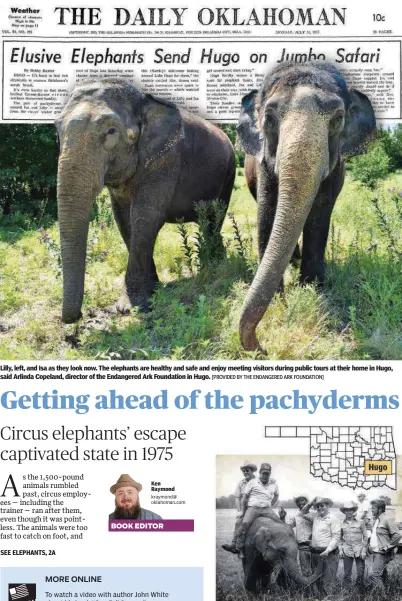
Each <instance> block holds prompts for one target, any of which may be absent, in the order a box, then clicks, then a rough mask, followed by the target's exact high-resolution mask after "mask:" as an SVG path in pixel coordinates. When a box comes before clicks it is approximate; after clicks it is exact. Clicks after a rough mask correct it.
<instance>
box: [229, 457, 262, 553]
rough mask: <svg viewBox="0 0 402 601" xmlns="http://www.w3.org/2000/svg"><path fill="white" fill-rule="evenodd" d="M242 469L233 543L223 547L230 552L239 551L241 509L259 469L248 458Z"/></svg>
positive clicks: (236, 493)
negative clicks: (237, 544) (245, 493)
mask: <svg viewBox="0 0 402 601" xmlns="http://www.w3.org/2000/svg"><path fill="white" fill-rule="evenodd" d="M240 469H241V471H242V472H243V476H244V478H242V479H241V480H240V482H239V483H238V485H237V486H236V490H235V504H236V510H237V514H236V522H235V527H234V531H233V538H232V543H231V544H230V545H227V544H225V545H222V548H223V549H225V551H230V553H238V549H237V546H236V542H237V534H238V532H239V528H240V526H241V523H242V521H243V514H242V511H241V508H242V501H243V495H244V489H245V488H246V486H247V484H248V482H250V480H252V479H253V478H255V476H254V472H256V471H257V466H256V465H255V463H252V462H251V461H248V460H246V461H245V462H244V463H243V465H241V466H240Z"/></svg>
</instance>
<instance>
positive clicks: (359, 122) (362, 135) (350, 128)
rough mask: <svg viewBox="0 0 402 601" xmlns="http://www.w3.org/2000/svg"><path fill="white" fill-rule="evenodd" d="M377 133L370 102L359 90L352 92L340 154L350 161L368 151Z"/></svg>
mask: <svg viewBox="0 0 402 601" xmlns="http://www.w3.org/2000/svg"><path fill="white" fill-rule="evenodd" d="M375 133H376V123H375V114H374V110H373V107H372V105H371V102H370V100H369V99H368V98H367V96H366V95H365V94H362V92H359V91H358V90H351V91H350V104H349V108H348V110H347V112H346V118H345V127H344V128H343V131H342V134H341V139H340V153H341V157H342V158H343V159H348V158H350V157H352V156H355V155H357V154H363V153H364V152H366V150H367V146H368V144H369V142H370V141H371V140H372V139H373V138H374V136H375Z"/></svg>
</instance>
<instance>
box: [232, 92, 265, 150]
mask: <svg viewBox="0 0 402 601" xmlns="http://www.w3.org/2000/svg"><path fill="white" fill-rule="evenodd" d="M257 93H258V90H252V91H251V92H249V93H248V94H247V95H246V96H244V97H243V98H242V101H241V111H240V115H239V120H238V123H237V126H236V131H237V139H236V150H243V151H244V152H245V153H247V154H250V155H252V156H255V157H257V158H258V160H259V161H260V162H261V160H262V150H263V141H262V136H261V133H260V131H259V129H258V127H257V120H256V116H255V97H256V95H257Z"/></svg>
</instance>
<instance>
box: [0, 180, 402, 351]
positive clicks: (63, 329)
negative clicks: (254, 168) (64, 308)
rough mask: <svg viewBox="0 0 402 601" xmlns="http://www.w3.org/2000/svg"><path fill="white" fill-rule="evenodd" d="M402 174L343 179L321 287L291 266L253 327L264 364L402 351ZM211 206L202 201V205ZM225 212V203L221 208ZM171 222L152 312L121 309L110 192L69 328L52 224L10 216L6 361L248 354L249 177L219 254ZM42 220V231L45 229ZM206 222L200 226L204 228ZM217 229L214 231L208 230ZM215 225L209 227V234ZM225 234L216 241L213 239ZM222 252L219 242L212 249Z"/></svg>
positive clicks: (1, 251)
mask: <svg viewBox="0 0 402 601" xmlns="http://www.w3.org/2000/svg"><path fill="white" fill-rule="evenodd" d="M399 191H402V175H401V174H396V175H394V176H393V177H391V178H389V179H388V180H387V181H386V182H384V184H382V185H381V186H380V187H379V188H378V189H376V190H367V189H364V188H362V187H360V186H359V185H358V184H356V183H354V182H351V181H347V182H346V184H345V186H344V189H343V191H342V193H341V196H340V198H339V199H338V201H337V204H336V206H335V210H334V214H333V219H332V225H331V232H330V237H329V241H328V247H327V280H326V285H325V287H324V290H323V291H319V290H318V289H317V288H316V287H315V286H305V287H301V286H300V285H299V283H298V270H297V268H295V267H291V266H290V267H289V268H288V269H287V272H286V277H285V293H284V295H282V296H278V295H277V296H276V297H275V298H274V300H273V302H272V303H271V305H270V307H269V308H268V310H267V313H266V315H265V317H264V319H263V320H262V322H261V324H260V327H259V330H258V334H259V338H260V341H261V343H262V345H263V347H264V348H265V349H266V351H267V354H266V356H264V357H261V358H268V359H360V358H361V359H400V358H402V327H401V326H402V317H401V316H402V311H401V309H402V277H401V275H402V274H401V270H402V259H401V257H402V204H401V203H402V198H401V196H402V195H401V194H400V192H399ZM202 210H204V208H202ZM216 210H217V211H218V210H219V207H216ZM200 218H201V227H200V228H197V226H195V225H193V224H177V225H166V226H165V227H164V228H163V229H162V231H161V233H160V235H159V237H158V240H157V244H156V248H155V261H156V265H157V269H158V273H159V278H160V280H161V282H162V285H161V286H160V287H159V288H158V290H157V291H156V293H155V295H154V297H153V300H152V312H151V313H150V314H147V315H142V314H140V313H139V312H138V310H136V309H133V310H132V312H131V313H130V314H128V315H122V314H120V313H119V312H118V310H117V309H116V303H117V301H118V299H119V297H120V295H121V292H122V290H123V287H124V272H125V268H126V263H127V250H126V248H125V246H124V244H123V242H122V240H121V238H120V235H119V233H118V231H117V228H116V226H115V224H114V221H113V217H112V214H111V210H110V206H109V203H108V199H107V195H105V194H104V193H103V194H102V195H101V197H100V198H99V199H98V201H97V204H96V210H95V212H94V220H93V221H92V222H91V226H90V233H89V241H88V258H87V273H86V283H85V296H84V304H83V319H82V320H80V322H78V323H77V324H75V325H68V326H66V325H63V324H62V323H61V322H60V312H61V294H62V281H61V270H60V268H61V263H60V250H59V235H58V227H57V223H53V224H49V223H44V224H41V223H37V222H29V221H27V219H26V218H25V217H24V216H23V215H22V214H17V215H14V217H13V218H12V219H8V221H7V222H4V224H3V226H2V227H1V228H0V357H1V358H2V359H40V358H60V359H86V358H95V359H107V358H114V359H218V358H221V359H241V358H252V357H254V356H256V355H255V354H253V353H246V352H245V351H244V350H243V349H242V348H241V345H240V342H239V337H238V321H239V314H240V310H241V306H242V303H243V300H244V297H245V294H246V292H247V288H248V286H249V284H250V282H251V280H252V277H253V274H254V273H255V270H256V267H257V251H256V204H255V202H254V200H253V198H252V197H251V195H250V194H249V192H248V190H247V188H246V185H245V180H244V177H243V173H242V171H241V170H239V173H238V175H237V178H236V185H235V190H234V192H233V196H232V201H231V205H230V207H229V211H228V214H227V216H226V219H225V222H224V226H223V230H222V231H223V238H224V245H225V250H224V254H221V255H220V256H219V252H218V257H219V258H218V259H215V260H214V259H213V255H214V254H215V255H216V254H217V253H216V252H215V253H211V246H210V244H209V242H208V238H207V233H206V231H205V224H206V215H204V216H202V215H200ZM40 226H43V227H42V228H41V229H39V228H40ZM203 228H204V229H203ZM210 233H211V232H210ZM213 235H214V232H212V236H213ZM217 240H219V238H216V232H215V242H214V244H216V243H217ZM215 250H216V249H215Z"/></svg>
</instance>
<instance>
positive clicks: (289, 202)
mask: <svg viewBox="0 0 402 601" xmlns="http://www.w3.org/2000/svg"><path fill="white" fill-rule="evenodd" d="M279 140H280V142H279V145H278V151H277V160H276V168H275V171H276V173H277V175H278V179H279V195H278V205H277V209H276V214H275V220H274V224H273V228H272V232H271V236H270V239H269V243H268V245H267V247H266V249H265V253H264V255H263V258H262V260H261V263H260V265H259V267H258V270H257V273H256V275H255V277H254V280H253V283H252V285H251V287H250V289H249V292H248V294H247V296H246V299H245V301H244V305H243V308H242V313H241V316H240V337H241V342H242V345H243V347H244V349H245V350H248V351H252V350H258V349H260V345H259V342H258V339H257V336H256V328H257V326H258V324H259V322H260V321H261V319H262V317H263V316H264V313H265V311H266V309H267V307H268V305H269V303H270V302H271V300H272V297H273V296H274V294H275V291H276V290H277V288H278V285H279V283H280V281H281V279H282V276H283V273H284V271H285V269H286V266H287V265H288V263H289V261H290V259H291V257H292V253H293V251H294V249H295V247H296V244H297V241H298V239H299V236H300V234H301V232H302V230H303V226H304V223H305V221H306V219H307V217H308V214H309V212H310V210H311V207H312V204H313V202H314V199H315V197H316V195H317V192H318V189H319V187H320V184H321V182H322V181H323V179H325V177H327V175H328V173H329V151H328V126H327V125H326V123H325V121H324V119H322V118H321V119H320V117H319V116H317V115H316V114H315V113H314V111H313V110H311V111H309V110H306V111H303V112H296V111H294V112H293V114H291V115H289V116H288V117H287V118H286V120H285V122H284V123H283V125H282V126H281V129H280V135H279Z"/></svg>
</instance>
